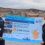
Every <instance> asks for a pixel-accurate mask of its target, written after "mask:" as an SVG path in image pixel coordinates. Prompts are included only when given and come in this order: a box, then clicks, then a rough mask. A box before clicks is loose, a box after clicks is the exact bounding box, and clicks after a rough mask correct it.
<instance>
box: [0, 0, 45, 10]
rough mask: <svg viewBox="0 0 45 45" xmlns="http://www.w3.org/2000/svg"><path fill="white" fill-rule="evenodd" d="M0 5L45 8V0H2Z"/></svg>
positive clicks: (20, 7) (19, 7) (18, 7)
mask: <svg viewBox="0 0 45 45" xmlns="http://www.w3.org/2000/svg"><path fill="white" fill-rule="evenodd" d="M0 7H5V8H17V9H30V8H36V9H41V10H45V0H0Z"/></svg>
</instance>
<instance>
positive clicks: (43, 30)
mask: <svg viewBox="0 0 45 45" xmlns="http://www.w3.org/2000/svg"><path fill="white" fill-rule="evenodd" d="M42 39H43V42H45V24H43V26H42Z"/></svg>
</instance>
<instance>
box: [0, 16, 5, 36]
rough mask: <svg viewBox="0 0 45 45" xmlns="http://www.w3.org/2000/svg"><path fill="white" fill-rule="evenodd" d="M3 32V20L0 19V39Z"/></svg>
mask: <svg viewBox="0 0 45 45" xmlns="http://www.w3.org/2000/svg"><path fill="white" fill-rule="evenodd" d="M3 32H4V21H3V19H2V18H1V17H0V37H2V35H3Z"/></svg>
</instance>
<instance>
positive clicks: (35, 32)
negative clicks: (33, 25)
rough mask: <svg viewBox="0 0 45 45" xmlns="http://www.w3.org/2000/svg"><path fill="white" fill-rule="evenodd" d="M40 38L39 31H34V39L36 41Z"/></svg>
mask: <svg viewBox="0 0 45 45" xmlns="http://www.w3.org/2000/svg"><path fill="white" fill-rule="evenodd" d="M38 36H39V32H38V31H37V30H34V32H33V38H34V39H38Z"/></svg>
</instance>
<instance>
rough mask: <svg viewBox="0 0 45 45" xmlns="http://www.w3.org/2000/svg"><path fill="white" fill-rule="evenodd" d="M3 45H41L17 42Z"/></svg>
mask: <svg viewBox="0 0 45 45" xmlns="http://www.w3.org/2000/svg"><path fill="white" fill-rule="evenodd" d="M5 45H41V44H40V43H28V42H26V43H20V42H19V43H18V42H8V41H6V43H5Z"/></svg>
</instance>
